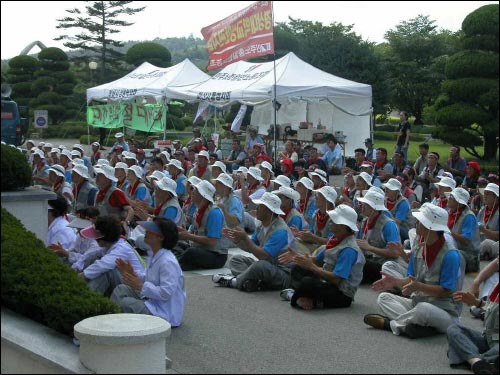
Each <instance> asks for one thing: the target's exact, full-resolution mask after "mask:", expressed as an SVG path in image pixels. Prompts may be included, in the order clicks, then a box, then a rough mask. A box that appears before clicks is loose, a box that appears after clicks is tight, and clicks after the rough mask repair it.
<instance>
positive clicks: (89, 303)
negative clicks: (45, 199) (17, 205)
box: [1, 208, 119, 336]
mask: <svg viewBox="0 0 500 375" xmlns="http://www.w3.org/2000/svg"><path fill="white" fill-rule="evenodd" d="M1 244H2V247H1V259H2V273H1V282H2V292H1V293H2V305H3V306H5V307H8V308H9V309H11V310H13V311H15V312H17V313H19V314H21V315H25V316H26V317H28V318H30V319H33V320H35V321H37V322H40V323H42V324H44V325H46V326H48V327H50V328H53V329H55V330H56V331H58V332H61V333H63V334H65V335H68V336H73V326H74V325H75V324H76V323H78V322H80V321H81V320H83V319H86V318H89V317H92V316H97V315H104V314H115V313H118V312H119V307H118V306H117V305H116V304H114V303H113V302H111V301H110V300H109V299H107V298H105V297H103V296H102V295H100V294H98V293H96V292H93V291H92V290H90V289H89V288H88V286H87V285H86V283H85V281H83V280H82V279H80V278H79V277H78V276H77V274H76V272H75V271H73V270H71V269H70V268H69V267H68V266H67V265H65V264H63V263H62V262H61V261H60V260H59V259H58V257H57V255H55V253H53V252H52V251H50V250H48V249H47V248H46V247H45V245H44V243H43V242H42V241H40V240H39V239H38V238H36V236H35V235H34V234H33V233H32V232H29V231H27V230H26V229H25V228H24V226H23V225H22V224H21V222H20V221H19V220H17V219H16V218H15V217H14V216H12V215H11V214H10V213H8V212H7V211H6V210H5V209H3V208H2V235H1Z"/></svg>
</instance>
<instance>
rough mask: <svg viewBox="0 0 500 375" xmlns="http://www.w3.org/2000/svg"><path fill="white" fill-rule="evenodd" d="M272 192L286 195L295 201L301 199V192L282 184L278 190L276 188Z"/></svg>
mask: <svg viewBox="0 0 500 375" xmlns="http://www.w3.org/2000/svg"><path fill="white" fill-rule="evenodd" d="M272 193H273V194H276V195H284V196H285V197H287V198H290V199H291V200H294V201H297V200H299V199H300V194H299V193H298V192H297V191H295V190H293V189H292V188H291V187H288V186H280V188H279V189H278V190H274V191H273V192H272Z"/></svg>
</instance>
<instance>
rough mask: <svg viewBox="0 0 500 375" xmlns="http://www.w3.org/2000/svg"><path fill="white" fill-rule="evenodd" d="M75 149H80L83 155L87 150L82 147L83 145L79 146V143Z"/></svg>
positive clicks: (75, 145)
mask: <svg viewBox="0 0 500 375" xmlns="http://www.w3.org/2000/svg"><path fill="white" fill-rule="evenodd" d="M73 148H77V149H79V150H80V151H81V152H82V154H83V153H84V152H85V149H84V148H83V146H82V145H81V144H79V143H75V144H74V145H73Z"/></svg>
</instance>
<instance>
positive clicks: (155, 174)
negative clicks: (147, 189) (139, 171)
mask: <svg viewBox="0 0 500 375" xmlns="http://www.w3.org/2000/svg"><path fill="white" fill-rule="evenodd" d="M163 177H166V176H165V174H164V173H163V172H161V171H154V172H153V173H151V174H150V175H149V176H146V180H148V181H149V182H151V181H152V180H161V179H162V178H163Z"/></svg>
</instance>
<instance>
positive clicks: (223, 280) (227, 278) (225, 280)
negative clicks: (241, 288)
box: [212, 273, 236, 288]
mask: <svg viewBox="0 0 500 375" xmlns="http://www.w3.org/2000/svg"><path fill="white" fill-rule="evenodd" d="M233 279H236V277H234V276H233V275H225V274H223V273H216V274H215V275H213V276H212V281H213V282H214V283H216V284H219V285H220V286H225V287H226V288H232V287H233V285H232V284H233V283H232V281H233Z"/></svg>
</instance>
